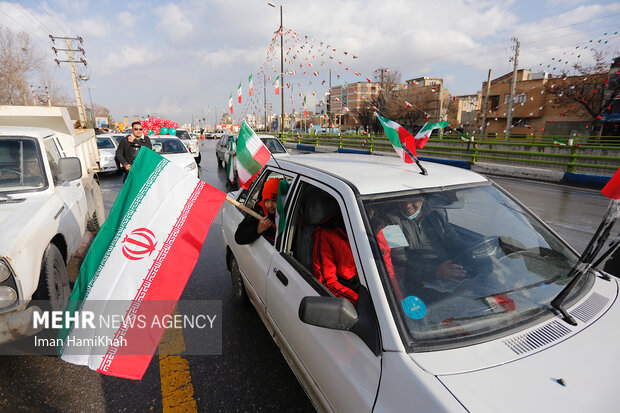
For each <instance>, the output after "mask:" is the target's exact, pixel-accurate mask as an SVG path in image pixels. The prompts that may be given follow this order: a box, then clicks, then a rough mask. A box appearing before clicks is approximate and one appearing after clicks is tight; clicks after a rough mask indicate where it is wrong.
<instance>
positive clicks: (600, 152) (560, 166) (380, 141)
mask: <svg viewBox="0 0 620 413" xmlns="http://www.w3.org/2000/svg"><path fill="white" fill-rule="evenodd" d="M452 136H454V135H452ZM553 138H557V137H555V136H545V137H539V139H541V142H535V143H532V142H530V139H522V138H516V139H511V140H510V141H506V140H505V138H503V137H500V138H491V139H476V138H474V141H473V142H465V141H463V140H462V139H459V138H454V137H445V136H444V137H443V138H431V139H429V140H428V142H427V143H426V145H425V146H424V149H418V151H417V152H418V156H420V157H429V158H438V159H448V160H457V161H465V162H467V163H470V164H476V163H479V162H485V163H496V164H503V165H514V166H529V167H536V168H544V169H552V170H561V171H563V172H568V173H586V174H600V175H612V174H613V173H614V171H615V170H616V169H618V166H620V144H616V145H610V144H605V145H601V144H589V143H586V142H584V140H583V139H579V142H578V141H577V140H576V139H575V137H572V139H573V141H572V145H556V144H553ZM603 138H604V139H613V138H614V137H603ZM280 139H281V140H282V141H283V142H295V143H297V144H301V145H312V146H326V147H333V148H335V149H336V148H337V149H354V150H361V151H364V152H365V151H367V152H368V153H373V152H390V153H392V152H393V151H394V150H393V148H392V145H391V144H390V142H389V140H388V139H387V137H385V136H364V135H361V136H360V135H301V134H290V133H289V134H281V135H280ZM560 139H562V140H565V141H568V139H569V138H568V137H560ZM617 141H618V142H620V137H617ZM581 142H583V143H581Z"/></svg>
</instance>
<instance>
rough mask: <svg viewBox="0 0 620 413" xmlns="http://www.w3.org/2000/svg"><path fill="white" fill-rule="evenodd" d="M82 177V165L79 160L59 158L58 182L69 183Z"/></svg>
mask: <svg viewBox="0 0 620 413" xmlns="http://www.w3.org/2000/svg"><path fill="white" fill-rule="evenodd" d="M81 177H82V163H81V162H80V158H76V157H69V158H60V160H59V161H58V175H57V177H56V180H57V181H58V182H70V181H75V180H76V179H80V178H81Z"/></svg>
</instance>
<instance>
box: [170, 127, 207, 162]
mask: <svg viewBox="0 0 620 413" xmlns="http://www.w3.org/2000/svg"><path fill="white" fill-rule="evenodd" d="M171 136H172V135H171ZM176 137H177V138H179V139H181V141H182V142H183V145H185V147H186V148H187V150H188V151H189V152H190V153H191V154H192V155H193V156H194V160H195V161H196V164H197V165H200V161H201V160H202V156H201V155H200V150H199V149H198V139H197V138H196V137H192V136H191V135H190V133H189V132H188V131H186V130H185V129H177V134H176Z"/></svg>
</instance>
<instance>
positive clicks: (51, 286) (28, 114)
mask: <svg viewBox="0 0 620 413" xmlns="http://www.w3.org/2000/svg"><path fill="white" fill-rule="evenodd" d="M98 162H99V160H98V152H97V143H96V137H95V134H94V131H92V130H85V131H83V132H81V133H76V132H75V131H74V129H73V126H72V125H71V121H70V119H69V116H68V114H67V111H66V109H65V108H43V107H19V106H10V107H9V106H0V344H2V343H6V342H9V341H12V340H15V339H18V338H21V337H25V336H28V335H32V334H34V333H36V331H35V330H33V323H32V322H31V319H32V316H33V313H34V312H36V311H39V307H38V306H37V305H33V304H32V303H31V300H44V302H46V303H49V307H50V308H51V309H53V310H63V309H64V306H65V304H66V302H67V300H68V298H69V294H70V285H71V281H75V279H76V278H77V272H78V270H79V258H80V256H83V254H84V253H85V251H81V253H79V252H80V249H81V250H85V249H86V247H84V246H85V245H88V242H87V241H88V235H89V234H88V233H89V232H90V231H92V232H96V231H97V230H98V229H99V227H100V225H101V224H102V223H103V220H104V219H105V211H104V208H103V201H102V197H101V190H100V188H99V184H98V182H97V179H96V173H97V172H98V171H99V163H98ZM85 235H86V237H85ZM90 239H92V235H91V236H90ZM67 267H69V268H70V269H69V270H67Z"/></svg>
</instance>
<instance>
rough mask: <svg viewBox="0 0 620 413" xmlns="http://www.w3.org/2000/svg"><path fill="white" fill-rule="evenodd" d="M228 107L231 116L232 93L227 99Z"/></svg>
mask: <svg viewBox="0 0 620 413" xmlns="http://www.w3.org/2000/svg"><path fill="white" fill-rule="evenodd" d="M228 107H229V108H230V114H231V115H232V113H233V104H232V93H231V94H230V97H229V98H228Z"/></svg>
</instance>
